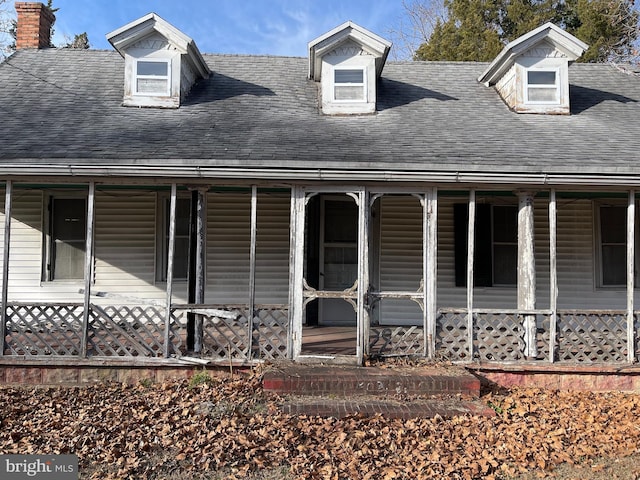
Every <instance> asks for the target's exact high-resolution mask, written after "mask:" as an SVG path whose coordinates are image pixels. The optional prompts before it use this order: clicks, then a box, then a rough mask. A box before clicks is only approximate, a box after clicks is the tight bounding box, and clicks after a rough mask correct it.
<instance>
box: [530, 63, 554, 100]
mask: <svg viewBox="0 0 640 480" xmlns="http://www.w3.org/2000/svg"><path fill="white" fill-rule="evenodd" d="M526 73H527V85H526V87H525V92H526V101H527V102H528V103H560V95H559V88H558V71H557V70H538V69H535V70H534V69H530V70H527V71H526Z"/></svg>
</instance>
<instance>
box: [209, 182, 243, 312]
mask: <svg viewBox="0 0 640 480" xmlns="http://www.w3.org/2000/svg"><path fill="white" fill-rule="evenodd" d="M250 248H251V194H250V193H246V194H245V193H235V192H232V193H228V192H221V193H210V194H209V196H208V197H207V249H206V252H207V260H206V261H207V284H206V286H207V291H206V293H205V300H206V302H207V303H225V304H230V303H243V304H246V303H247V301H248V299H249V269H250V265H249V262H250Z"/></svg>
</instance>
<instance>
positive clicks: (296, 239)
mask: <svg viewBox="0 0 640 480" xmlns="http://www.w3.org/2000/svg"><path fill="white" fill-rule="evenodd" d="M319 194H346V195H348V196H350V197H352V198H353V199H354V200H355V202H356V205H357V207H358V240H357V250H358V267H357V280H356V282H355V289H353V288H350V289H347V290H344V291H327V290H320V289H315V288H312V287H309V284H308V282H307V280H306V279H305V271H304V263H305V241H304V240H305V233H306V232H305V224H306V216H307V205H308V202H309V200H310V199H311V198H312V197H314V196H316V195H319ZM369 223H370V208H369V193H368V191H367V189H366V188H365V187H363V186H334V187H303V186H296V187H294V188H293V189H292V195H291V226H292V228H291V245H292V248H291V255H292V258H291V264H292V267H293V268H292V269H291V270H292V273H291V282H290V298H291V301H290V305H291V309H290V318H289V321H290V329H291V330H290V331H291V332H292V334H291V335H290V338H291V342H290V344H289V353H290V357H291V358H292V359H293V360H295V361H299V362H308V363H313V362H329V363H355V364H358V365H362V364H363V363H364V358H365V355H366V354H367V353H368V352H367V351H366V350H367V349H368V342H367V341H366V340H365V339H368V338H369V328H370V322H369V307H368V301H367V299H368V291H369ZM320 298H339V299H343V300H346V301H348V302H350V303H351V304H352V305H354V308H355V311H356V354H355V355H332V354H328V355H302V327H303V323H304V317H305V307H306V305H307V304H308V303H309V302H311V301H313V300H315V299H320Z"/></svg>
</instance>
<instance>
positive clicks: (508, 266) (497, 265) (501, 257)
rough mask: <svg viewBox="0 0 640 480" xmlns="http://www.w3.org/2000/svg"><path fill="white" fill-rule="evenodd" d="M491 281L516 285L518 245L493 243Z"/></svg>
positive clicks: (497, 283) (498, 283)
mask: <svg viewBox="0 0 640 480" xmlns="http://www.w3.org/2000/svg"><path fill="white" fill-rule="evenodd" d="M493 262H494V263H493V283H494V284H495V285H516V283H517V281H518V278H517V276H518V246H517V245H495V246H494V247H493Z"/></svg>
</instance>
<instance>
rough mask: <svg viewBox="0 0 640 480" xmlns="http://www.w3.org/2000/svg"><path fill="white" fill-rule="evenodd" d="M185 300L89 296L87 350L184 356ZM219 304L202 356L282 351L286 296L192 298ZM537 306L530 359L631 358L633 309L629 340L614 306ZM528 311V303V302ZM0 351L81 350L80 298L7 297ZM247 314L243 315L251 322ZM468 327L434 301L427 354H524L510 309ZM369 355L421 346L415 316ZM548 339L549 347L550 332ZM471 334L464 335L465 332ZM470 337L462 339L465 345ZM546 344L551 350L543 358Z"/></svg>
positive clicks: (68, 353) (391, 329)
mask: <svg viewBox="0 0 640 480" xmlns="http://www.w3.org/2000/svg"><path fill="white" fill-rule="evenodd" d="M193 307H194V306H193V305H174V306H172V308H171V321H170V325H169V328H168V337H167V329H166V326H165V317H166V310H165V308H164V307H160V306H153V305H133V306H132V305H107V306H100V305H95V304H91V305H90V309H91V310H90V315H89V325H88V328H87V330H86V331H87V338H86V345H87V349H86V356H87V357H149V358H161V357H163V356H164V352H165V344H166V342H167V341H168V342H169V349H168V351H169V354H170V355H171V356H178V357H179V356H186V355H189V352H188V351H187V324H188V316H187V314H188V312H189V311H191V310H192V309H193ZM198 307H200V308H210V309H218V310H224V311H226V312H229V313H231V315H229V317H230V318H226V317H225V318H223V317H215V316H206V317H205V318H204V320H203V351H202V356H203V357H206V358H209V359H213V360H221V361H228V360H244V361H247V360H277V359H284V358H287V344H288V341H289V338H288V337H289V329H288V323H289V320H288V315H289V312H288V307H287V305H267V304H260V305H256V308H255V312H254V315H253V317H252V318H251V319H249V315H248V310H249V307H248V306H247V305H242V304H236V305H201V306H198ZM539 312H542V313H536V314H535V318H536V332H535V333H536V334H535V338H536V343H537V352H538V356H537V360H539V361H547V362H553V363H566V364H594V363H608V364H612V363H613V364H623V363H627V362H628V358H629V355H628V352H629V348H632V349H633V358H634V359H635V361H636V362H637V361H640V311H636V312H635V314H634V320H633V321H634V325H633V342H631V345H630V342H629V336H628V332H629V328H628V325H627V316H626V312H625V311H622V310H588V311H587V310H585V311H582V310H559V311H558V312H557V318H556V322H555V323H556V327H555V332H554V333H555V334H554V335H552V334H551V333H552V332H551V324H552V322H551V314H550V313H549V312H544V311H539ZM527 313H530V312H527ZM6 318H7V323H6V325H5V334H6V335H5V342H4V344H5V348H4V352H3V354H4V356H24V357H36V356H60V357H82V355H83V354H82V345H83V343H84V342H83V340H85V339H84V338H83V331H84V330H83V323H82V322H83V305H82V304H81V303H67V304H60V303H43V304H32V303H16V302H13V303H8V304H7V314H6ZM250 323H251V325H250ZM472 325H473V334H472V335H469V332H468V328H469V321H468V318H467V311H466V309H440V310H438V315H437V322H436V331H435V352H434V358H435V359H438V360H443V359H446V360H452V361H460V362H476V361H481V362H519V361H523V360H525V355H524V351H525V345H524V339H525V336H524V327H523V322H522V316H521V315H520V314H519V313H518V311H517V310H509V309H483V310H480V309H478V310H474V311H473V319H472ZM370 333H371V334H370V338H369V346H370V353H371V354H372V355H383V356H394V355H413V356H421V355H423V354H424V351H425V350H424V338H425V335H424V329H423V328H422V327H419V326H372V327H371V330H370ZM552 339H554V340H553V341H554V345H553V348H551V342H552ZM470 341H472V345H471V346H470V345H469V342H470ZM470 347H471V348H470ZM551 352H554V354H553V358H551Z"/></svg>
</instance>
